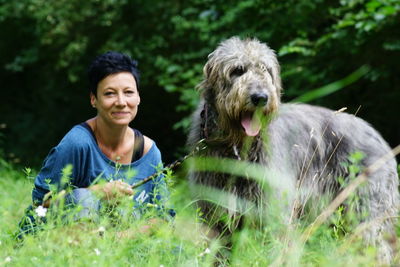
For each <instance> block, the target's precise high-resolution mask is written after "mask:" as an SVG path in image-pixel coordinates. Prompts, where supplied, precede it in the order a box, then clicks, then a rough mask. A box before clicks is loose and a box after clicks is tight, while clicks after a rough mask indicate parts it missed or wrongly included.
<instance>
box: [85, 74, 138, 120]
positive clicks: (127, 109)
mask: <svg viewBox="0 0 400 267" xmlns="http://www.w3.org/2000/svg"><path fill="white" fill-rule="evenodd" d="M90 102H91V104H92V106H94V107H95V108H96V109H97V113H98V116H99V118H100V119H102V120H103V121H104V122H106V123H108V124H111V125H128V124H129V123H130V122H131V121H132V120H133V119H134V118H135V117H136V113H137V109H138V105H139V103H140V96H139V92H138V90H137V87H136V81H135V78H134V77H133V75H132V74H131V73H129V72H119V73H115V74H111V75H108V76H106V77H105V78H104V79H103V80H101V81H100V82H99V83H98V85H97V97H95V96H94V95H93V94H90Z"/></svg>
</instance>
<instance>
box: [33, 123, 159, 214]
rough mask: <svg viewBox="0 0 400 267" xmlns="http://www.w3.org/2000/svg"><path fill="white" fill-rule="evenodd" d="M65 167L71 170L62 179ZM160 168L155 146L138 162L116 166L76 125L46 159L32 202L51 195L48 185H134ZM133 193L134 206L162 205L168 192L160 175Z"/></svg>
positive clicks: (86, 131) (61, 187)
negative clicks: (115, 182) (100, 182)
mask: <svg viewBox="0 0 400 267" xmlns="http://www.w3.org/2000/svg"><path fill="white" fill-rule="evenodd" d="M67 165H71V166H72V172H71V174H70V175H68V176H66V175H64V177H63V174H62V172H63V168H64V167H66V166H67ZM161 167H162V163H161V153H160V150H159V149H158V148H157V146H156V144H155V143H154V142H153V144H152V146H151V148H150V150H149V151H148V152H147V153H146V154H145V155H143V156H142V157H141V158H140V159H139V160H137V161H134V162H132V163H131V164H118V163H115V162H113V161H111V160H110V159H109V158H107V156H106V155H105V154H104V153H103V152H102V151H101V150H100V148H99V146H98V145H97V143H96V140H95V138H94V136H93V135H92V134H91V133H90V132H89V130H88V129H86V128H85V127H83V126H82V125H76V126H74V127H73V128H72V129H71V130H70V131H69V132H68V133H67V134H66V135H65V136H64V138H63V139H62V140H61V142H60V143H59V144H58V145H57V146H56V147H54V148H52V149H51V151H50V153H49V155H48V156H47V157H46V159H45V161H44V163H43V166H42V168H41V170H40V172H39V174H38V175H37V177H36V179H35V186H34V189H33V191H32V200H33V202H34V203H37V204H41V203H42V201H43V197H44V195H45V194H46V193H47V192H49V191H50V187H49V184H50V185H55V186H56V188H57V190H62V189H64V188H66V187H67V186H68V185H70V186H72V187H73V188H86V187H89V186H90V185H91V184H93V182H95V181H96V180H97V179H106V180H111V179H113V180H117V179H121V180H123V181H125V182H127V183H129V184H134V183H137V182H138V181H140V180H143V179H144V178H146V177H148V176H150V175H153V174H154V173H156V172H157V170H160V169H161ZM65 176H66V177H65ZM135 192H136V194H135V195H134V197H133V199H134V201H135V206H136V205H137V204H142V203H154V201H155V200H157V201H164V200H162V199H161V198H162V196H165V194H167V190H166V186H165V182H164V180H163V175H159V176H158V177H157V178H155V179H153V180H151V181H149V182H147V183H145V184H144V185H142V186H140V187H139V188H136V189H135Z"/></svg>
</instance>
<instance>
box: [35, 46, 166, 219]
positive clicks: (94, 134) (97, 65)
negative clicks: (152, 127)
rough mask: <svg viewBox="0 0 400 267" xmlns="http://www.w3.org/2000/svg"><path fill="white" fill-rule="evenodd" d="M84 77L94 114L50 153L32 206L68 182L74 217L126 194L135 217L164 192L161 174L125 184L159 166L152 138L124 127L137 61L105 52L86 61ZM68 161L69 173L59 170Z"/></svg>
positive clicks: (133, 110) (135, 101)
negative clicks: (75, 210)
mask: <svg viewBox="0 0 400 267" xmlns="http://www.w3.org/2000/svg"><path fill="white" fill-rule="evenodd" d="M88 75H89V82H90V102H91V104H92V106H93V108H95V109H97V116H96V117H94V118H91V119H89V120H87V121H86V122H84V123H81V124H79V125H76V126H74V127H73V128H72V129H71V130H70V131H69V132H68V133H67V134H66V135H65V136H64V138H63V139H62V140H61V142H60V143H59V144H58V145H57V146H56V147H54V148H53V149H52V150H51V151H50V153H49V155H48V156H47V158H46V159H45V161H44V164H43V167H42V169H41V170H40V173H39V174H38V175H37V177H36V179H35V186H34V189H33V191H32V199H33V206H34V207H35V206H44V207H48V206H50V205H51V199H47V196H48V195H49V194H48V193H49V192H50V188H54V187H56V188H57V191H60V190H62V189H64V188H66V187H67V186H71V187H72V188H73V189H74V190H73V191H72V192H71V193H70V194H69V195H68V196H67V198H66V200H67V202H70V203H72V204H80V205H82V206H83V210H81V212H80V213H79V217H88V216H89V217H90V216H92V215H93V214H97V212H98V210H99V209H100V206H101V203H102V202H104V201H114V200H115V199H116V198H119V197H121V196H126V195H128V196H130V195H133V201H134V203H135V208H134V212H133V213H134V214H135V215H140V212H139V211H142V210H143V209H144V208H146V206H154V204H160V203H161V202H162V201H164V200H163V196H165V194H166V193H167V191H166V188H165V183H164V181H163V176H162V175H159V176H158V177H157V178H156V179H154V180H152V181H150V182H148V183H145V184H144V185H142V186H141V187H139V188H138V189H135V192H134V190H132V189H131V187H130V185H131V184H133V183H136V182H138V181H140V180H142V179H144V178H146V177H148V176H150V175H153V174H154V173H156V172H157V170H158V169H159V168H160V167H162V166H161V164H162V163H161V154H160V151H159V150H158V148H157V146H156V144H155V143H154V141H153V140H151V139H150V138H149V137H147V136H143V135H142V134H141V133H140V132H139V131H138V130H136V129H132V128H130V127H129V123H130V122H131V121H133V120H134V119H135V117H136V114H137V110H138V106H139V104H140V96H139V92H138V84H139V72H138V69H137V62H136V61H134V60H132V59H131V58H130V57H128V56H126V55H124V54H121V53H117V52H107V53H105V54H102V55H100V56H98V57H97V58H96V59H95V60H94V61H93V62H92V64H91V65H90V67H89V71H88ZM68 165H70V166H72V171H71V174H70V175H66V174H65V173H64V174H63V173H62V172H63V169H64V168H65V167H66V166H68ZM132 172H133V173H134V175H132ZM99 180H108V181H109V182H107V183H97V182H98V181H99ZM45 196H46V199H45ZM100 199H102V201H100ZM151 204H153V205H151ZM158 206H162V205H158Z"/></svg>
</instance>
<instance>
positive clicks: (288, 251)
mask: <svg viewBox="0 0 400 267" xmlns="http://www.w3.org/2000/svg"><path fill="white" fill-rule="evenodd" d="M0 167H1V169H0V186H1V191H2V193H1V194H0V203H1V204H0V240H1V244H0V266H3V265H6V266H214V265H213V264H214V262H215V261H220V262H221V264H222V265H223V264H224V259H225V258H224V257H221V255H226V258H229V259H230V265H231V266H268V265H271V266H376V264H377V263H376V261H375V259H374V257H375V249H374V248H373V247H366V246H365V245H363V244H362V243H361V242H360V240H359V239H358V238H357V237H356V236H355V235H353V233H352V232H351V231H348V230H347V229H346V226H345V225H344V221H345V220H344V219H343V216H344V215H343V213H342V212H341V211H340V210H338V211H337V212H336V213H335V214H334V215H332V216H331V218H330V220H329V226H328V225H326V224H325V225H322V226H321V227H319V228H318V229H317V230H316V231H315V232H314V233H313V235H312V236H311V237H310V238H309V239H308V241H307V242H306V243H303V242H301V235H302V233H303V232H304V230H305V229H306V227H307V226H308V224H309V222H308V221H307V220H305V221H303V222H299V223H298V224H294V225H292V226H291V227H287V226H284V225H282V224H279V223H278V222H274V221H273V220H268V223H267V224H265V225H263V226H259V227H244V228H243V230H241V231H240V232H237V233H235V234H234V235H233V237H232V244H233V247H232V249H231V250H226V249H224V239H213V240H209V239H207V238H206V237H205V234H204V232H205V229H207V228H206V227H205V226H204V225H203V224H201V223H200V222H201V219H200V218H199V211H197V210H196V206H195V205H194V201H193V200H192V199H191V197H190V194H189V188H188V185H187V183H186V182H184V181H182V182H180V183H178V184H175V185H173V186H172V188H171V192H172V194H171V204H172V205H174V207H175V209H176V211H177V216H176V218H175V220H174V222H173V223H161V224H158V225H157V227H156V228H155V229H153V231H151V232H150V233H149V232H146V233H143V232H141V229H142V227H143V226H144V225H146V223H147V221H146V220H144V219H143V220H139V221H132V220H131V219H130V218H122V219H121V220H120V221H119V222H118V223H115V221H112V220H111V219H110V218H109V217H107V216H104V217H102V219H101V221H100V222H99V223H97V224H95V223H89V222H87V223H69V224H66V225H60V224H55V223H54V221H50V223H48V224H47V225H45V226H44V228H45V230H44V231H40V232H38V234H36V235H30V236H28V237H27V238H26V239H25V241H24V243H23V244H20V243H18V242H17V241H16V240H15V238H14V234H15V232H16V231H17V225H18V222H19V220H20V219H21V217H22V215H23V213H24V210H25V208H26V207H27V206H28V205H29V203H30V193H31V189H32V185H33V180H32V177H26V174H25V173H24V172H23V170H19V169H14V168H13V167H10V166H9V165H8V164H5V163H4V162H2V163H0ZM29 176H33V174H30V175H29ZM100 227H104V229H105V231H104V234H102V235H101V234H100V233H99V229H100ZM221 258H222V259H221Z"/></svg>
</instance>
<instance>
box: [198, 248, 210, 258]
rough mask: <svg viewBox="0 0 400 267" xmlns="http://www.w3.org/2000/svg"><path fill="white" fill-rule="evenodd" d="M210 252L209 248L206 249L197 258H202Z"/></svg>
mask: <svg viewBox="0 0 400 267" xmlns="http://www.w3.org/2000/svg"><path fill="white" fill-rule="evenodd" d="M210 253H211V250H210V249H209V248H206V249H205V250H204V251H203V252H202V253H200V254H199V257H203V256H204V255H206V254H210Z"/></svg>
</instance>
